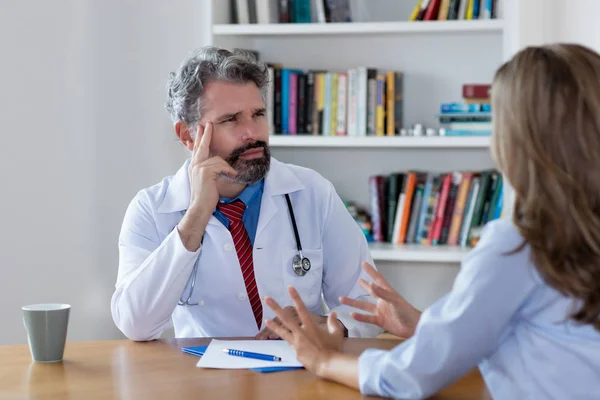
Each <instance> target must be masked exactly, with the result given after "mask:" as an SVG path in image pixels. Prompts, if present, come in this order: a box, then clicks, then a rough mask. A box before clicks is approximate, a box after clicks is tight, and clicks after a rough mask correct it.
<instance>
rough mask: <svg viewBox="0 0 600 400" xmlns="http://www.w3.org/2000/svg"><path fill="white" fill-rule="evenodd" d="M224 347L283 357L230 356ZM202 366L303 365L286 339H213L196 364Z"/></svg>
mask: <svg viewBox="0 0 600 400" xmlns="http://www.w3.org/2000/svg"><path fill="white" fill-rule="evenodd" d="M223 349H234V350H243V351H251V352H253V353H262V354H269V355H274V356H278V357H281V361H265V360H257V359H254V358H246V357H238V356H230V355H229V354H227V353H225V352H223ZM196 366H197V367H200V368H220V369H250V368H261V367H301V366H302V364H300V363H299V362H298V360H297V359H296V355H295V353H294V350H293V349H292V348H291V347H290V345H289V344H287V342H286V341H284V340H216V339H213V340H211V342H210V344H209V345H208V348H207V349H206V352H205V353H204V355H203V356H202V357H201V358H200V361H198V364H196Z"/></svg>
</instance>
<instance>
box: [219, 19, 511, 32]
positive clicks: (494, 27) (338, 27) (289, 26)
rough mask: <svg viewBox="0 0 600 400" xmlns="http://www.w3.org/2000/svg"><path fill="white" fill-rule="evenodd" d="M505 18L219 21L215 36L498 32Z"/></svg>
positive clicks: (500, 30)
mask: <svg viewBox="0 0 600 400" xmlns="http://www.w3.org/2000/svg"><path fill="white" fill-rule="evenodd" d="M503 27H504V24H503V21H502V20H474V21H415V22H350V23H343V22H338V23H326V24H323V23H304V24H301V23H285V24H284V23H281V24H216V25H213V35H221V36H240V35H244V36H280V35H365V34H381V33H393V34H409V33H439V32H441V33H453V32H457V33H458V32H498V33H501V32H502V30H503Z"/></svg>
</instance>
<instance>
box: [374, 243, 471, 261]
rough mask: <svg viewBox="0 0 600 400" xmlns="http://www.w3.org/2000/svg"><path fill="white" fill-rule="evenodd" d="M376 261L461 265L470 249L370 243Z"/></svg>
mask: <svg viewBox="0 0 600 400" xmlns="http://www.w3.org/2000/svg"><path fill="white" fill-rule="evenodd" d="M369 248H370V249H371V255H372V256H373V259H374V260H375V261H412V262H433V263H460V262H461V260H462V259H463V257H464V256H465V255H466V254H467V253H468V252H469V250H470V248H465V247H458V246H448V245H441V246H424V245H419V244H406V245H395V244H391V243H370V244H369Z"/></svg>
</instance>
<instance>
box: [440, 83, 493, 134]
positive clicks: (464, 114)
mask: <svg viewBox="0 0 600 400" xmlns="http://www.w3.org/2000/svg"><path fill="white" fill-rule="evenodd" d="M489 93H490V85H489V84H465V85H463V88H462V94H463V102H460V103H443V104H441V106H440V113H439V114H438V118H439V123H440V131H439V133H440V136H490V135H491V134H492V114H491V111H492V110H491V106H490V98H489Z"/></svg>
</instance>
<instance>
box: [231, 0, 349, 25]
mask: <svg viewBox="0 0 600 400" xmlns="http://www.w3.org/2000/svg"><path fill="white" fill-rule="evenodd" d="M230 1H231V21H232V23H234V24H276V23H310V22H317V23H327V22H352V12H351V10H350V0H230Z"/></svg>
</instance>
